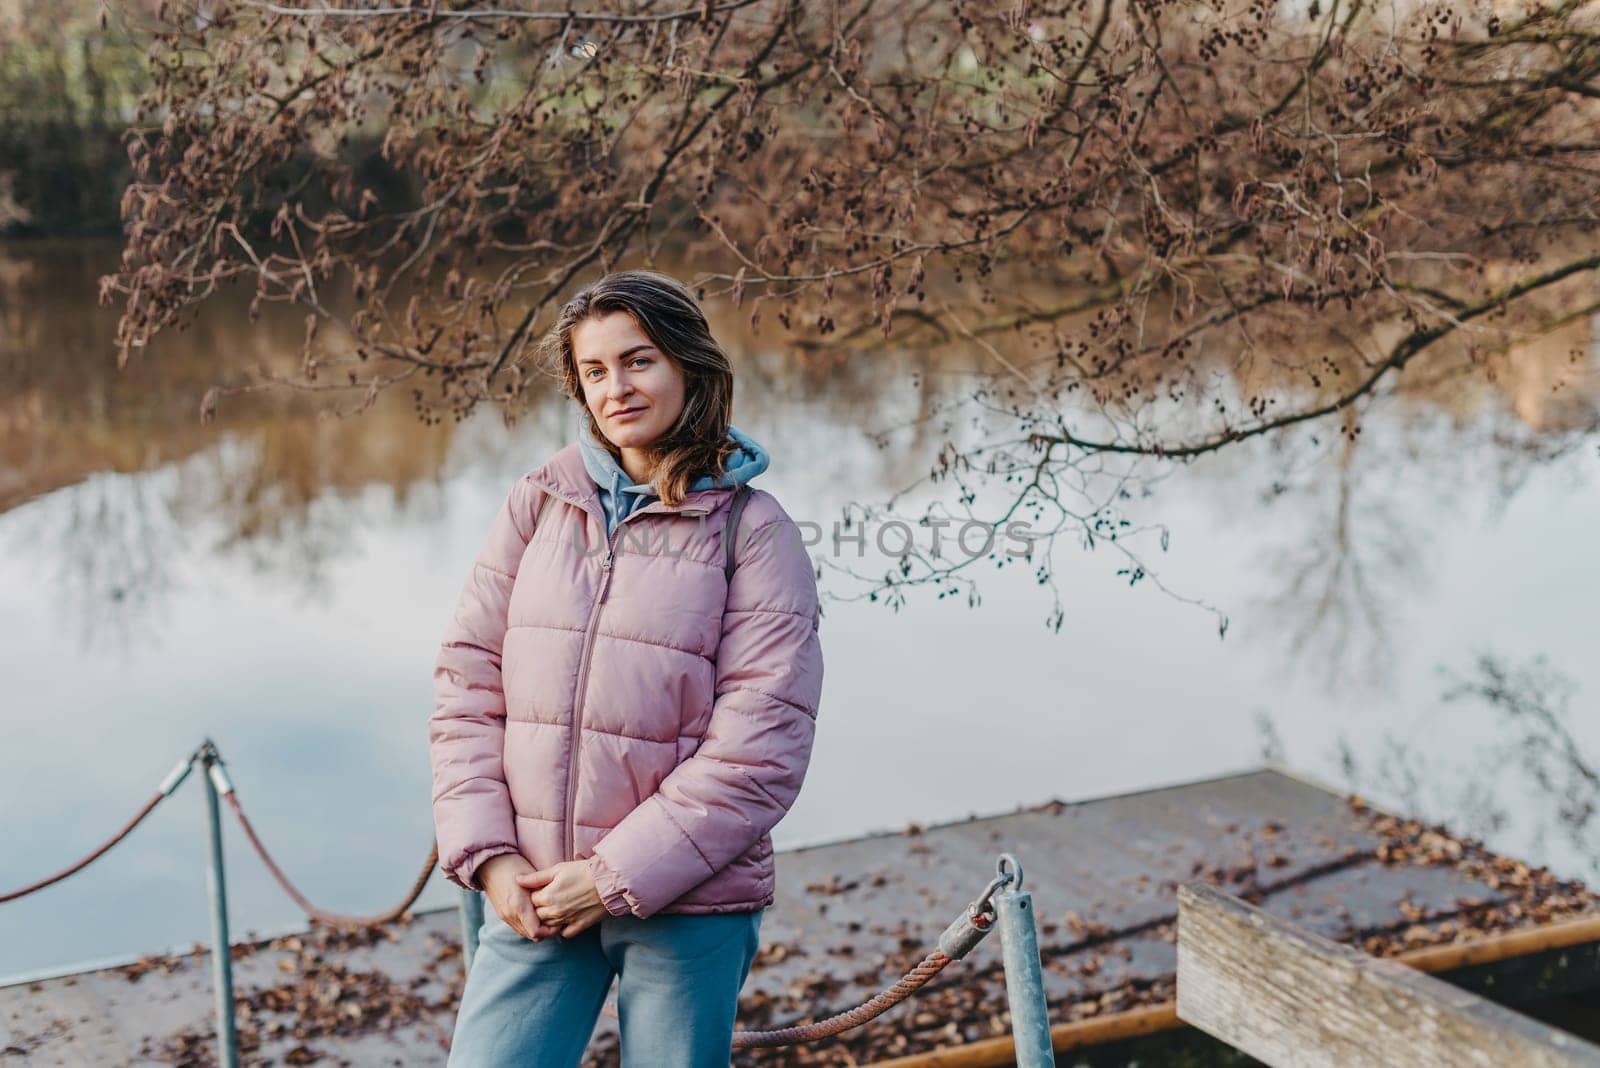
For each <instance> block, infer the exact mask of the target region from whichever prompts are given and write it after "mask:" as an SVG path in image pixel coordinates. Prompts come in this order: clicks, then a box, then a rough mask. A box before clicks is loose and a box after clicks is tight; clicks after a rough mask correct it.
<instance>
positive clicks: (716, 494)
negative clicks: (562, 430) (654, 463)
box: [528, 441, 733, 529]
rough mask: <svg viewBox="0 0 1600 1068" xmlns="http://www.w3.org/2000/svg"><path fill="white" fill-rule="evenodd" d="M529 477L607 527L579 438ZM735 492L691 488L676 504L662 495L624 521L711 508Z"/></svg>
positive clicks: (691, 512) (724, 489) (695, 512)
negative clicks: (659, 514)
mask: <svg viewBox="0 0 1600 1068" xmlns="http://www.w3.org/2000/svg"><path fill="white" fill-rule="evenodd" d="M528 478H529V480H530V481H532V482H533V484H534V485H535V486H538V487H539V488H540V489H543V490H545V491H546V492H547V493H550V494H553V495H554V496H556V497H559V498H561V499H562V500H564V501H566V502H568V503H569V504H575V505H577V506H578V507H580V508H583V509H584V510H586V511H588V512H589V513H590V514H592V515H594V516H595V517H596V518H598V519H599V520H600V526H601V527H602V529H603V528H604V527H605V513H604V512H603V511H602V510H601V508H600V490H599V488H598V487H596V486H595V484H594V479H593V478H591V477H590V476H589V471H588V468H587V467H585V466H584V462H583V451H582V446H580V445H579V444H578V443H577V442H576V441H574V442H572V443H571V444H568V445H566V446H564V447H562V448H561V449H560V450H558V451H557V452H556V454H555V455H554V456H552V457H550V459H549V460H547V461H546V462H545V463H544V464H543V465H542V466H540V467H538V468H535V469H534V470H533V471H531V472H529V474H528ZM732 495H733V490H732V489H731V488H721V487H711V488H708V489H698V490H690V491H689V492H688V493H686V494H685V495H684V498H683V500H682V501H681V502H680V503H679V504H677V505H668V504H666V503H664V502H662V501H661V500H659V499H656V500H652V501H650V503H648V504H646V505H643V506H641V507H640V508H638V509H636V510H635V511H634V512H633V513H632V514H630V515H629V516H628V517H627V519H624V520H623V522H627V521H628V519H632V518H633V516H636V515H645V514H648V513H651V512H670V513H678V512H682V513H685V514H690V515H693V514H697V513H700V512H702V511H704V512H710V511H712V510H713V509H714V508H716V507H717V505H719V504H720V503H722V501H723V500H724V499H725V498H727V497H731V496H732Z"/></svg>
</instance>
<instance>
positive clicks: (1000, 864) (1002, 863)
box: [994, 853, 1022, 894]
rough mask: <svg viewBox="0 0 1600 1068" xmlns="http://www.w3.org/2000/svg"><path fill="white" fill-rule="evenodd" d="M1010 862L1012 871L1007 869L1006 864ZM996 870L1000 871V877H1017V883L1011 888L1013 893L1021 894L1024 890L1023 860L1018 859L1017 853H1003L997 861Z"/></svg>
mask: <svg viewBox="0 0 1600 1068" xmlns="http://www.w3.org/2000/svg"><path fill="white" fill-rule="evenodd" d="M1008 864H1009V865H1010V866H1011V871H1010V872H1007V871H1006V865H1008ZM994 870H995V871H997V872H999V873H1000V876H999V877H1000V878H1002V879H1008V880H1009V879H1013V878H1015V879H1016V882H1017V885H1016V886H1014V887H1012V888H1011V892H1012V893H1014V894H1020V893H1021V892H1022V861H1020V860H1018V859H1017V857H1016V854H1014V853H1001V854H1000V859H999V860H997V861H995V864H994ZM1013 873H1014V874H1013Z"/></svg>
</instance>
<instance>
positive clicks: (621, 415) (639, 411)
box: [611, 408, 644, 420]
mask: <svg viewBox="0 0 1600 1068" xmlns="http://www.w3.org/2000/svg"><path fill="white" fill-rule="evenodd" d="M643 414H644V409H643V408H629V409H628V410H627V411H623V412H617V413H616V414H615V415H613V416H612V417H611V418H612V419H613V420H628V419H632V418H633V417H634V416H637V415H643Z"/></svg>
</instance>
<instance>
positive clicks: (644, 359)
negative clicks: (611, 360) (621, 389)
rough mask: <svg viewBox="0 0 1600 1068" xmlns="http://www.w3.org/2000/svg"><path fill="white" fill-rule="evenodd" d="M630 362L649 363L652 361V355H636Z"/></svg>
mask: <svg viewBox="0 0 1600 1068" xmlns="http://www.w3.org/2000/svg"><path fill="white" fill-rule="evenodd" d="M629 362H630V363H635V364H640V363H646V364H647V363H649V362H650V357H648V356H635V357H634V358H633V359H632V360H630V361H629Z"/></svg>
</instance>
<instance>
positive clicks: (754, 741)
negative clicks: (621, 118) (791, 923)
mask: <svg viewBox="0 0 1600 1068" xmlns="http://www.w3.org/2000/svg"><path fill="white" fill-rule="evenodd" d="M544 348H545V356H546V359H547V360H548V362H549V363H550V364H552V365H554V367H555V368H556V369H557V370H558V371H559V373H560V375H561V378H562V381H563V384H564V388H565V390H566V392H567V394H568V395H569V396H571V397H572V398H573V399H574V400H577V401H579V402H580V403H581V404H582V408H583V411H582V414H581V420H582V427H581V429H580V432H579V440H578V441H577V442H574V443H572V444H569V445H568V446H566V447H565V448H563V449H561V450H560V451H559V452H557V453H556V454H555V455H554V456H553V457H551V458H550V460H549V461H547V462H546V463H545V464H544V465H543V466H541V467H539V468H537V469H536V470H534V471H532V472H530V473H529V474H528V475H526V476H524V477H523V478H522V479H521V480H520V481H519V482H518V483H517V484H516V485H515V486H514V487H512V489H511V493H510V496H509V497H508V499H507V500H506V502H505V505H504V506H503V507H502V508H501V509H500V512H499V514H498V515H497V517H496V518H495V521H494V524H493V527H492V529H491V530H490V533H489V538H488V541H487V544H485V546H484V548H483V551H482V552H481V553H480V554H479V557H478V559H477V562H476V563H475V565H474V566H473V568H472V573H471V575H470V576H469V578H468V580H467V584H466V588H465V589H464V590H463V591H462V594H461V599H460V602H459V603H458V605H457V607H456V612H455V616H454V618H453V619H452V621H451V623H450V625H449V628H448V630H447V631H446V634H445V637H444V643H443V646H442V648H441V650H440V653H439V659H438V665H437V668H436V670H435V672H434V679H435V696H436V710H435V712H434V714H433V716H432V717H431V719H430V721H429V738H430V756H431V760H432V765H433V812H434V823H435V828H436V831H437V835H438V842H439V858H440V867H441V868H442V869H443V870H444V872H445V874H446V875H447V876H448V877H449V878H450V880H451V881H453V882H455V883H457V884H458V885H460V886H462V887H465V888H467V889H470V890H482V891H484V893H485V894H487V896H488V900H489V903H490V905H491V906H492V908H491V909H489V910H487V911H486V919H485V922H484V925H483V928H482V930H481V932H480V935H479V939H480V941H479V949H478V953H477V955H476V956H475V957H474V958H473V962H472V969H471V972H470V974H469V975H468V977H467V984H466V989H465V991H464V992H463V995H462V1003H461V1009H460V1012H459V1014H458V1016H457V1019H456V1028H455V1038H454V1040H453V1043H452V1046H451V1054H450V1064H451V1065H459V1066H476V1065H505V1064H517V1065H523V1064H526V1065H540V1066H546V1065H549V1066H561V1065H576V1064H578V1063H579V1060H580V1059H581V1056H582V1053H583V1051H584V1048H585V1046H586V1045H587V1044H588V1041H589V1037H590V1035H591V1033H592V1032H593V1029H594V1024H595V1020H596V1018H597V1017H598V1015H599V1011H600V1007H601V1005H602V1004H603V1002H604V1000H605V997H606V994H607V992H608V990H609V988H610V986H611V982H612V978H613V976H614V975H615V976H618V977H619V979H618V982H619V986H618V1020H619V1027H620V1031H621V1040H622V1053H623V1060H624V1064H626V1065H650V1066H670V1065H686V1066H695V1068H699V1066H702V1065H717V1066H719V1068H720V1066H726V1065H727V1064H728V1062H729V1059H730V1055H731V1048H732V1035H733V1022H734V1013H735V1009H736V1006H737V1002H738V994H739V989H740V987H741V986H742V985H743V983H744V980H745V978H746V976H747V975H748V973H749V969H750V963H751V959H752V958H753V956H754V954H755V951H756V946H757V942H758V937H759V933H760V925H761V915H762V910H764V909H765V908H766V907H767V906H768V905H770V904H771V903H772V900H773V886H774V873H773V857H772V839H771V837H770V834H769V832H770V831H771V829H772V827H773V826H774V825H775V824H776V823H777V822H778V821H779V820H780V819H782V818H783V816H784V814H785V812H787V811H788V809H789V806H790V805H792V804H793V803H794V799H795V797H796V795H797V794H798V793H799V790H800V784H801V780H802V779H803V777H804V775H805V771H806V765H807V762H808V761H809V759H810V754H811V743H812V735H813V729H814V720H815V717H816V713H817V704H818V701H819V699H820V697H821V689H822V654H821V649H820V646H819V644H818V638H817V625H818V617H819V609H818V599H817V589H816V580H815V575H814V573H813V571H812V565H811V561H810V558H809V556H808V555H807V553H806V550H805V546H804V544H803V543H802V541H801V539H800V536H799V531H798V529H797V528H796V526H795V524H794V522H793V521H792V520H791V519H790V518H789V516H788V515H787V514H786V513H785V512H784V510H783V508H782V507H781V506H780V505H779V504H778V502H777V500H776V499H775V498H774V497H773V496H772V495H771V494H769V493H766V492H765V491H762V490H757V489H754V488H751V489H750V490H749V491H748V498H747V500H746V502H745V507H744V511H743V513H742V517H741V519H740V522H739V528H738V531H739V532H738V535H737V537H736V538H735V539H734V555H733V571H732V575H731V578H730V577H729V576H728V573H727V572H726V570H725V557H724V548H723V544H722V540H723V531H724V520H725V519H726V518H727V516H728V509H729V506H730V503H731V499H732V498H733V497H734V495H735V490H737V489H738V488H739V487H740V486H742V485H744V484H746V483H748V482H749V480H750V479H752V478H754V477H755V476H756V475H758V474H760V473H761V472H762V471H764V470H765V469H766V467H767V465H768V462H769V458H768V455H767V453H766V451H765V450H764V449H763V448H762V447H761V446H760V445H759V444H757V443H756V442H755V441H753V440H752V439H751V438H749V437H748V436H747V435H745V434H743V433H741V432H740V431H739V430H737V429H735V428H733V427H731V426H729V424H728V417H729V409H730V406H731V404H732V400H733V375H732V370H731V368H730V365H729V362H728V358H727V356H726V354H724V353H723V351H722V349H721V348H720V347H719V346H718V345H717V343H716V342H715V341H714V340H713V339H712V337H711V333H710V329H709V327H708V325H707V323H706V319H705V316H704V315H703V314H702V313H701V311H700V309H699V307H698V306H697V305H696V302H695V299H694V296H693V294H691V293H690V292H689V290H688V289H687V288H685V287H684V286H683V285H681V284H680V283H678V282H676V281H674V280H672V279H670V278H667V277H665V276H664V275H660V274H657V273H655V272H651V271H623V272H617V273H613V274H609V275H607V276H605V277H604V278H602V279H601V280H600V281H598V282H596V283H594V284H593V285H591V286H589V287H588V288H586V289H584V290H583V291H582V292H580V293H579V294H577V296H575V297H574V298H573V299H572V300H571V301H570V302H569V303H568V304H567V305H566V307H565V308H563V309H562V312H561V315H560V317H559V318H558V320H557V322H556V324H555V325H554V326H553V327H552V328H551V331H550V333H549V335H548V336H547V337H546V338H545V340H544Z"/></svg>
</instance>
